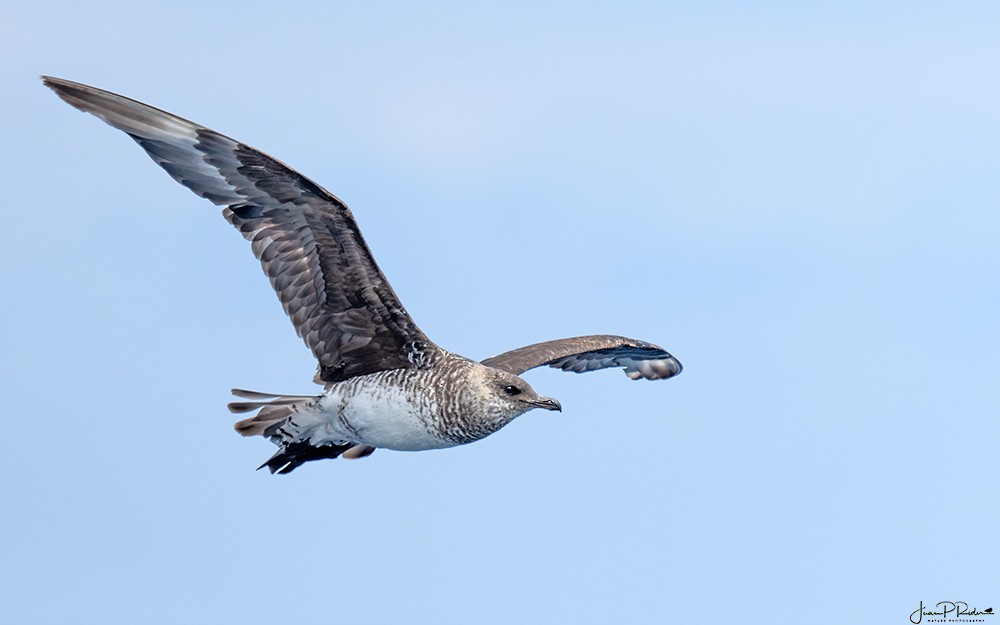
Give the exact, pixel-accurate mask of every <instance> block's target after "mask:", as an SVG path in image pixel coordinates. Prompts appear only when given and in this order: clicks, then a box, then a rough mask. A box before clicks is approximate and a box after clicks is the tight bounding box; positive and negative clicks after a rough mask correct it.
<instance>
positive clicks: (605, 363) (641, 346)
mask: <svg viewBox="0 0 1000 625" xmlns="http://www.w3.org/2000/svg"><path fill="white" fill-rule="evenodd" d="M482 364H484V365H487V366H489V367H496V368H497V369H503V370H505V371H510V372H511V373H513V374H515V375H520V374H521V373H523V372H525V371H527V370H528V369H534V368H535V367H540V366H542V365H548V366H550V367H555V368H556V369H562V370H563V371H573V372H575V373H584V372H586V371H595V370H597V369H606V368H609V367H622V368H623V369H624V371H625V375H627V376H628V377H630V378H632V379H633V380H638V379H640V378H643V379H646V380H665V379H667V378H672V377H674V376H675V375H677V374H679V373H680V372H681V371H682V370H683V367H682V366H681V363H680V361H679V360H677V359H676V358H674V357H673V356H671V355H670V353H669V352H667V351H666V350H664V349H663V348H662V347H660V346H658V345H653V344H652V343H647V342H645V341H639V340H636V339H630V338H626V337H624V336H613V335H606V334H602V335H594V336H578V337H575V338H569V339H557V340H555V341H546V342H544V343H535V344H534V345H527V346H525V347H519V348H518V349H514V350H511V351H509V352H505V353H503V354H500V355H499V356H493V357H492V358H487V359H486V360H483V361H482Z"/></svg>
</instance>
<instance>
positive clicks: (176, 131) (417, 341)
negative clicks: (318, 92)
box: [43, 77, 438, 383]
mask: <svg viewBox="0 0 1000 625" xmlns="http://www.w3.org/2000/svg"><path fill="white" fill-rule="evenodd" d="M43 80H44V82H45V84H46V86H48V87H50V88H51V89H52V90H53V91H55V92H56V94H57V95H58V96H59V97H60V98H62V99H63V100H65V101H66V102H68V103H69V104H71V105H73V106H75V107H76V108H78V109H80V110H81V111H85V112H87V113H92V114H94V115H96V116H97V117H99V118H101V119H102V120H104V121H105V122H107V123H108V124H110V125H112V126H114V127H115V128H117V129H119V130H121V131H123V132H125V133H127V134H128V135H129V136H130V137H132V138H133V139H134V140H135V141H136V142H137V143H138V144H139V145H140V146H142V148H143V149H144V150H145V151H146V153H147V154H149V156H150V157H151V158H152V159H153V160H154V161H155V162H156V163H157V164H158V165H159V166H160V167H162V168H163V169H165V170H166V171H167V173H169V174H170V175H171V176H172V177H173V178H174V180H176V181H177V182H179V183H181V184H182V185H184V186H185V187H187V188H189V189H191V190H192V191H194V192H195V193H196V194H198V195H200V196H201V197H203V198H206V199H208V200H210V201H212V202H214V203H215V204H218V205H220V206H224V207H225V208H224V209H223V211H222V213H223V215H224V216H225V218H226V219H227V220H228V221H229V223H231V224H233V225H234V226H235V227H236V228H237V229H239V231H240V233H241V234H242V235H243V236H244V237H245V238H246V239H247V240H248V241H250V242H251V244H252V247H253V252H254V255H255V256H256V257H257V258H258V259H259V260H260V262H261V265H262V266H263V268H264V273H266V274H267V276H268V278H270V280H271V285H272V286H273V287H274V290H275V291H276V292H277V294H278V298H279V299H280V300H281V305H282V306H283V307H284V309H285V313H287V314H288V316H289V317H291V319H292V324H294V326H295V330H296V332H298V334H299V336H301V337H302V339H303V340H304V341H305V343H306V345H308V346H309V348H310V349H311V350H312V352H313V354H314V355H315V356H316V358H317V359H318V360H319V369H318V372H317V374H316V381H317V382H319V383H330V382H336V381H340V380H344V379H347V378H350V377H353V376H357V375H363V374H366V373H372V372H375V371H381V370H386V369H398V368H402V367H406V366H411V365H414V364H421V363H426V362H428V361H429V360H432V359H433V357H434V355H435V354H436V353H437V351H438V348H437V347H436V346H435V345H434V344H433V343H432V342H431V341H430V340H429V339H428V338H427V337H426V336H425V335H424V333H423V332H421V331H420V329H419V328H418V327H417V325H416V324H415V323H414V322H413V320H412V319H411V318H410V316H409V315H408V314H407V313H406V310H405V309H404V308H403V305H402V304H401V303H400V302H399V299H398V298H397V297H396V294H395V293H394V292H393V290H392V287H391V286H390V285H389V283H388V281H387V280H386V279H385V276H384V275H382V272H381V270H379V268H378V265H376V264H375V260H374V258H372V254H371V251H370V250H369V249H368V245H367V244H366V243H365V241H364V239H363V238H362V237H361V232H360V231H359V230H358V226H357V224H356V223H355V221H354V217H353V216H352V215H351V211H350V209H348V208H347V206H346V205H345V204H344V203H343V202H341V201H340V200H339V199H337V198H336V197H335V196H334V195H333V194H331V193H329V192H328V191H326V190H325V189H323V188H322V187H320V186H319V185H317V184H316V183H314V182H312V181H311V180H309V179H308V178H306V177H305V176H302V175H301V174H299V173H298V172H296V171H295V170H293V169H291V168H290V167H288V166H287V165H285V164H283V163H281V162H279V161H278V160H276V159H274V158H271V157H270V156H268V155H266V154H264V153H263V152H259V151H257V150H255V149H253V148H251V147H249V146H247V145H244V144H242V143H240V142H238V141H235V140H233V139H230V138H229V137H227V136H225V135H222V134H219V133H217V132H215V131H214V130H210V129H208V128H205V127H204V126H199V125H198V124H194V123H192V122H189V121H187V120H185V119H181V118H180V117H177V116H175V115H171V114H170V113H167V112H165V111H161V110H159V109H156V108H153V107H151V106H147V105H145V104H142V103H141V102H136V101H135V100H130V99H129V98H125V97H123V96H120V95H117V94H114V93H110V92H107V91H103V90H101V89H96V88H94V87H89V86H87V85H82V84H79V83H74V82H70V81H67V80H62V79H59V78H50V77H43Z"/></svg>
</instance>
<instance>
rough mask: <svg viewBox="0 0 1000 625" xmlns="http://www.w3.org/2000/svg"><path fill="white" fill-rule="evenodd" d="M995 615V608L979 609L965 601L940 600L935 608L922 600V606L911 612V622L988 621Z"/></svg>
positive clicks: (915, 624)
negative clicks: (926, 604)
mask: <svg viewBox="0 0 1000 625" xmlns="http://www.w3.org/2000/svg"><path fill="white" fill-rule="evenodd" d="M991 616H993V608H986V609H985V610H978V609H976V608H975V607H972V608H970V607H969V604H968V603H966V602H964V601H938V602H937V603H935V604H934V607H933V608H929V607H926V606H925V605H924V602H923V601H921V602H920V607H919V608H917V609H916V610H914V611H913V612H912V613H911V614H910V622H911V623H913V624H914V625H917V624H918V623H986V622H988V621H989V617H991Z"/></svg>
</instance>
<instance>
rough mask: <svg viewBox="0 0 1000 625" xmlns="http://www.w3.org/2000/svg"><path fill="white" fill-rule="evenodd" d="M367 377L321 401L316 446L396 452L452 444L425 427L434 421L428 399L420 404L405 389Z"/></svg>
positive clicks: (312, 439)
mask: <svg viewBox="0 0 1000 625" xmlns="http://www.w3.org/2000/svg"><path fill="white" fill-rule="evenodd" d="M376 375H377V374H376ZM366 377H368V376H362V378H357V379H355V380H356V381H355V383H353V384H336V385H334V386H332V387H331V388H330V389H329V390H328V391H327V393H326V394H325V395H324V396H323V397H322V399H320V401H319V402H318V404H317V408H318V410H319V411H320V414H317V415H316V416H317V417H319V418H320V419H321V421H322V424H323V425H322V427H319V428H317V429H316V430H315V432H314V433H313V435H312V436H311V437H310V442H311V443H312V444H313V445H320V444H323V443H326V442H336V441H338V440H341V441H343V440H347V441H352V442H355V443H362V444H365V445H371V446H372V447H381V448H385V449H395V450H397V451H421V450H425V449H440V448H442V447H450V446H452V445H453V443H449V442H447V441H444V440H442V439H440V438H439V437H437V436H435V435H434V434H433V433H432V432H431V430H430V429H429V428H428V426H427V425H426V424H427V423H428V422H429V421H430V420H431V419H432V418H433V410H432V407H431V406H429V405H427V401H426V400H424V402H423V403H420V402H419V401H418V400H417V398H416V394H415V393H413V392H412V391H410V390H408V389H407V388H406V386H399V385H393V384H385V382H384V381H383V380H378V379H373V380H365V379H363V378H366Z"/></svg>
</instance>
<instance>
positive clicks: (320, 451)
mask: <svg viewBox="0 0 1000 625" xmlns="http://www.w3.org/2000/svg"><path fill="white" fill-rule="evenodd" d="M353 446H354V443H348V444H347V445H334V444H333V443H327V444H326V445H320V446H319V447H314V446H312V445H310V444H309V443H308V442H299V443H288V444H285V445H282V446H281V447H280V448H279V449H278V451H277V453H275V454H274V455H273V456H271V457H270V458H269V459H268V461H267V462H265V463H264V464H262V465H260V466H259V467H257V470H258V471H260V470H261V469H263V468H264V467H267V470H268V471H270V472H271V473H272V474H274V473H277V474H279V475H285V474H286V473H291V472H292V471H294V470H295V469H297V468H298V467H299V466H301V465H302V464H304V463H306V462H310V461H312V460H325V459H326V458H336V457H337V456H339V455H340V454H342V453H344V452H345V451H347V450H348V449H350V448H351V447H353Z"/></svg>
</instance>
